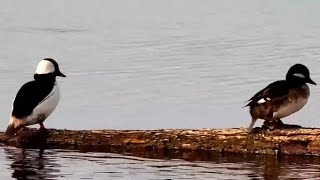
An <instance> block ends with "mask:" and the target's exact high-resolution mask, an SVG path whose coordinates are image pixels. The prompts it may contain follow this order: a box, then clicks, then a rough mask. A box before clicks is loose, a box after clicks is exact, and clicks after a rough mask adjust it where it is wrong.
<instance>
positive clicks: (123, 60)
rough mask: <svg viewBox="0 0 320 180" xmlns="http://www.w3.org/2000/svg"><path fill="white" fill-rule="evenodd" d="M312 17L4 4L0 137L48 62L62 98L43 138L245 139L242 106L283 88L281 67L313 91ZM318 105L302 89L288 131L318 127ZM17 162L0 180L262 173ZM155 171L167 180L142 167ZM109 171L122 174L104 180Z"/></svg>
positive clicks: (219, 8)
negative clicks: (31, 172)
mask: <svg viewBox="0 0 320 180" xmlns="http://www.w3.org/2000/svg"><path fill="white" fill-rule="evenodd" d="M319 5H320V2H319V1H317V0H306V1H298V0H283V1H278V0H269V1H260V0H241V1H232V0H225V1H215V0H201V1H198V0H131V1H129V0H127V1H125V0H123V1H111V0H100V1H99V0H91V1H85V0H78V1H72V0H69V1H66V0H56V1H47V2H45V1H40V0H29V1H26V2H20V1H2V2H1V6H0V17H1V18H0V37H1V43H0V61H1V63H0V78H1V88H0V94H1V96H0V107H1V108H0V118H1V121H0V129H4V128H5V127H6V125H7V121H8V116H9V112H10V109H11V102H12V99H13V97H14V96H15V94H16V92H17V90H18V88H19V87H20V86H21V85H22V84H23V83H24V82H26V81H28V80H31V79H32V76H33V73H34V71H35V68H36V65H37V63H38V62H39V60H40V59H42V58H44V57H52V58H55V59H56V60H57V61H58V62H59V63H60V66H61V70H62V72H64V73H65V74H66V75H67V76H68V77H67V78H66V79H59V82H60V86H61V91H62V98H61V101H60V104H59V106H58V108H57V109H56V111H55V112H54V113H53V114H52V115H51V116H50V118H48V120H47V121H46V122H45V125H46V126H47V127H50V128H67V129H106V128H116V129H157V128H206V127H208V128H226V127H246V126H248V124H249V119H250V117H249V114H248V110H247V109H243V108H242V106H243V105H244V103H243V102H244V101H245V100H247V99H248V98H250V97H251V96H252V95H253V94H254V93H255V92H256V91H257V90H259V89H261V88H263V87H264V86H265V85H267V84H268V83H270V82H272V81H274V80H278V79H283V78H284V76H285V74H286V71H287V70H288V68H289V67H290V66H291V65H293V64H295V63H303V64H305V65H307V66H308V67H309V68H310V71H311V76H312V78H313V79H314V81H316V82H317V83H318V84H320V69H319V68H318V67H320V61H319V60H320V21H319V19H320V11H319V8H318V7H319ZM319 97H320V89H319V88H318V87H317V86H311V98H310V100H309V102H308V104H307V105H306V106H305V108H304V109H303V110H302V111H301V112H299V113H296V114H295V115H292V116H290V117H289V118H286V120H287V122H290V123H299V124H300V125H302V126H312V127H319V126H320V125H319V121H318V120H319V116H320V111H319V110H318V107H319ZM16 153H17V152H16V150H12V149H6V148H5V149H3V148H0V157H2V161H3V163H2V164H3V165H2V169H3V170H2V171H1V175H0V179H3V178H8V177H9V176H11V174H12V173H14V172H16V167H18V169H21V168H22V167H20V166H21V165H19V163H18V165H17V166H9V165H10V164H14V162H16V158H15V156H17V159H22V160H21V161H23V162H25V161H30V159H32V158H33V159H37V161H32V162H34V163H36V164H34V165H35V166H37V167H30V168H31V169H32V168H42V169H44V170H43V171H44V173H47V174H48V176H50V177H51V176H52V178H53V179H55V178H60V176H63V177H67V178H68V179H79V178H80V177H81V178H99V177H101V178H105V177H110V178H111V177H113V176H114V177H115V178H118V177H117V176H120V177H122V178H126V179H141V178H149V177H150V178H155V179H157V178H159V179H164V178H167V176H168V177H169V178H170V177H171V178H172V177H175V178H176V177H181V178H183V177H184V176H186V178H188V177H192V176H191V175H190V176H189V175H188V173H187V172H189V171H190V173H193V175H196V176H197V177H203V178H205V177H210V178H222V177H225V175H228V176H226V178H228V177H229V178H244V179H245V177H249V176H250V175H249V174H250V172H251V169H252V166H254V167H256V168H257V169H259V168H260V169H264V168H265V165H264V162H261V163H254V162H252V163H251V162H247V161H246V160H245V159H244V160H240V161H236V162H228V159H226V160H225V162H224V163H222V162H221V161H219V162H218V163H217V162H215V163H213V162H212V163H198V162H192V163H191V162H183V161H162V160H161V161H153V160H146V159H144V160H142V161H140V160H137V159H134V158H133V159H128V158H125V157H122V156H116V158H105V159H104V158H99V156H100V155H95V154H92V155H91V154H86V155H83V154H81V155H79V154H77V153H73V152H60V151H46V152H45V153H44V154H43V157H42V158H38V156H39V155H38V153H37V152H36V151H30V152H29V151H28V152H26V155H25V159H23V155H22V154H17V155H15V154H16ZM96 156H97V157H96ZM103 156H104V155H103ZM108 156H109V155H108ZM110 156H112V157H114V155H110ZM66 157H67V158H66ZM80 157H81V158H80ZM92 159H95V160H94V161H92ZM96 159H99V161H96ZM118 161H119V162H121V163H119V162H118ZM259 161H260V160H259ZM30 162H31V161H30ZM132 162H133V163H132ZM139 162H143V163H139ZM46 163H47V165H44V167H42V165H41V164H46ZM83 163H88V165H90V166H86V167H84V166H83V167H82V165H83ZM157 163H160V164H163V166H165V167H168V168H158V167H153V166H152V164H157ZM150 164H151V165H150ZM181 164H187V165H181ZM285 164H286V163H278V164H277V166H279V168H280V169H281V172H282V171H290V170H292V168H293V169H294V168H296V169H302V170H303V169H306V168H308V171H309V169H310V167H309V166H307V165H305V166H303V167H298V166H299V163H298V165H293V166H285ZM287 164H290V163H289V162H287ZM31 165H32V166H33V164H31ZM24 166H28V163H25V165H24ZM38 166H41V167H38ZM78 166H79V167H78ZM202 166H204V167H202ZM229 166H230V167H229ZM310 166H312V167H313V165H312V164H311V165H310ZM75 167H77V168H75ZM217 167H219V168H217ZM297 167H298V168H297ZM26 168H29V167H26ZM110 168H111V169H112V170H110V172H111V171H115V172H116V171H117V170H119V171H120V173H108V172H109V169H110ZM314 168H315V169H316V168H317V166H314ZM22 169H23V168H22ZM99 169H101V173H99V172H100V170H99ZM105 169H107V171H108V172H107V173H105ZM181 169H182V170H181ZM217 169H218V170H217ZM311 169H312V168H311ZM98 170H99V171H98ZM162 170H164V172H163V171H162ZM46 171H48V172H46ZM96 171H98V172H96ZM212 171H217V172H216V173H211V172H212ZM3 172H4V174H5V175H3ZM41 172H42V171H41ZM95 172H96V173H95ZM259 172H260V171H259ZM304 172H305V171H304ZM82 173H84V174H82ZM18 174H19V172H18ZM70 174H73V175H70ZM255 174H257V176H259V177H263V175H262V174H261V173H255ZM278 174H279V176H280V174H281V173H278ZM286 174H289V175H290V173H286ZM305 175H306V176H308V175H309V174H305ZM2 176H4V177H2ZM35 176H36V175H35ZM193 178H194V176H193Z"/></svg>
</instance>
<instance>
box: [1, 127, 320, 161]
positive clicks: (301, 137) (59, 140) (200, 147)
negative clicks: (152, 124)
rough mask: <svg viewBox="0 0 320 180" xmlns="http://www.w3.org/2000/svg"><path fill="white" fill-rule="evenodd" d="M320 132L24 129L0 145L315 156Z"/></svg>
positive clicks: (311, 130) (159, 153)
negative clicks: (250, 132) (249, 132)
mask: <svg viewBox="0 0 320 180" xmlns="http://www.w3.org/2000/svg"><path fill="white" fill-rule="evenodd" d="M319 135H320V129H304V128H300V129H295V130H274V131H263V132H258V133H254V134H249V135H248V133H247V131H246V129H199V130H188V129H165V130H91V131H90V130H85V131H71V130H57V129H48V130H47V131H37V130H35V129H25V130H23V131H20V132H19V133H18V135H16V136H15V137H13V138H10V139H7V138H6V137H4V135H3V133H0V143H1V144H5V145H9V146H15V147H20V148H40V149H72V150H79V151H81V152H116V153H131V154H139V153H140V154H158V155H163V154H166V153H174V154H179V153H182V152H183V153H185V152H187V153H188V152H190V153H194V152H197V153H210V152H220V153H241V154H248V153H249V154H277V155H285V154H295V155H316V156H318V155H320V137H319Z"/></svg>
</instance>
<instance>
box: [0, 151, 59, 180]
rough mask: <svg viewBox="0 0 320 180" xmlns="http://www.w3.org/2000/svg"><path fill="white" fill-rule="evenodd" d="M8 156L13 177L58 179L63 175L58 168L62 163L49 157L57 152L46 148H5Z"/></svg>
mask: <svg viewBox="0 0 320 180" xmlns="http://www.w3.org/2000/svg"><path fill="white" fill-rule="evenodd" d="M5 153H6V157H7V159H8V161H9V162H12V164H11V165H10V168H11V169H12V170H13V172H12V178H15V179H57V178H59V177H61V176H58V175H55V174H58V173H59V170H58V169H57V168H58V167H59V166H60V165H59V164H57V163H55V161H56V160H55V159H53V158H50V157H47V156H48V155H50V154H54V153H55V152H52V151H50V152H46V153H44V150H36V149H32V150H24V149H16V148H7V149H5Z"/></svg>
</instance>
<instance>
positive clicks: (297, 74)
mask: <svg viewBox="0 0 320 180" xmlns="http://www.w3.org/2000/svg"><path fill="white" fill-rule="evenodd" d="M293 75H294V76H296V77H299V78H306V76H305V75H303V74H301V73H294V74H293Z"/></svg>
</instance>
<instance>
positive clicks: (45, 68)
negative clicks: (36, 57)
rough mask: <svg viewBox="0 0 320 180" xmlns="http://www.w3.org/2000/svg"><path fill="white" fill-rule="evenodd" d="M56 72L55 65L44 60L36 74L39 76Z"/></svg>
mask: <svg viewBox="0 0 320 180" xmlns="http://www.w3.org/2000/svg"><path fill="white" fill-rule="evenodd" d="M54 71H55V68H54V65H53V64H52V62H50V61H47V60H42V61H40V62H39V64H38V67H37V70H36V73H37V74H48V73H53V72H54Z"/></svg>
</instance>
